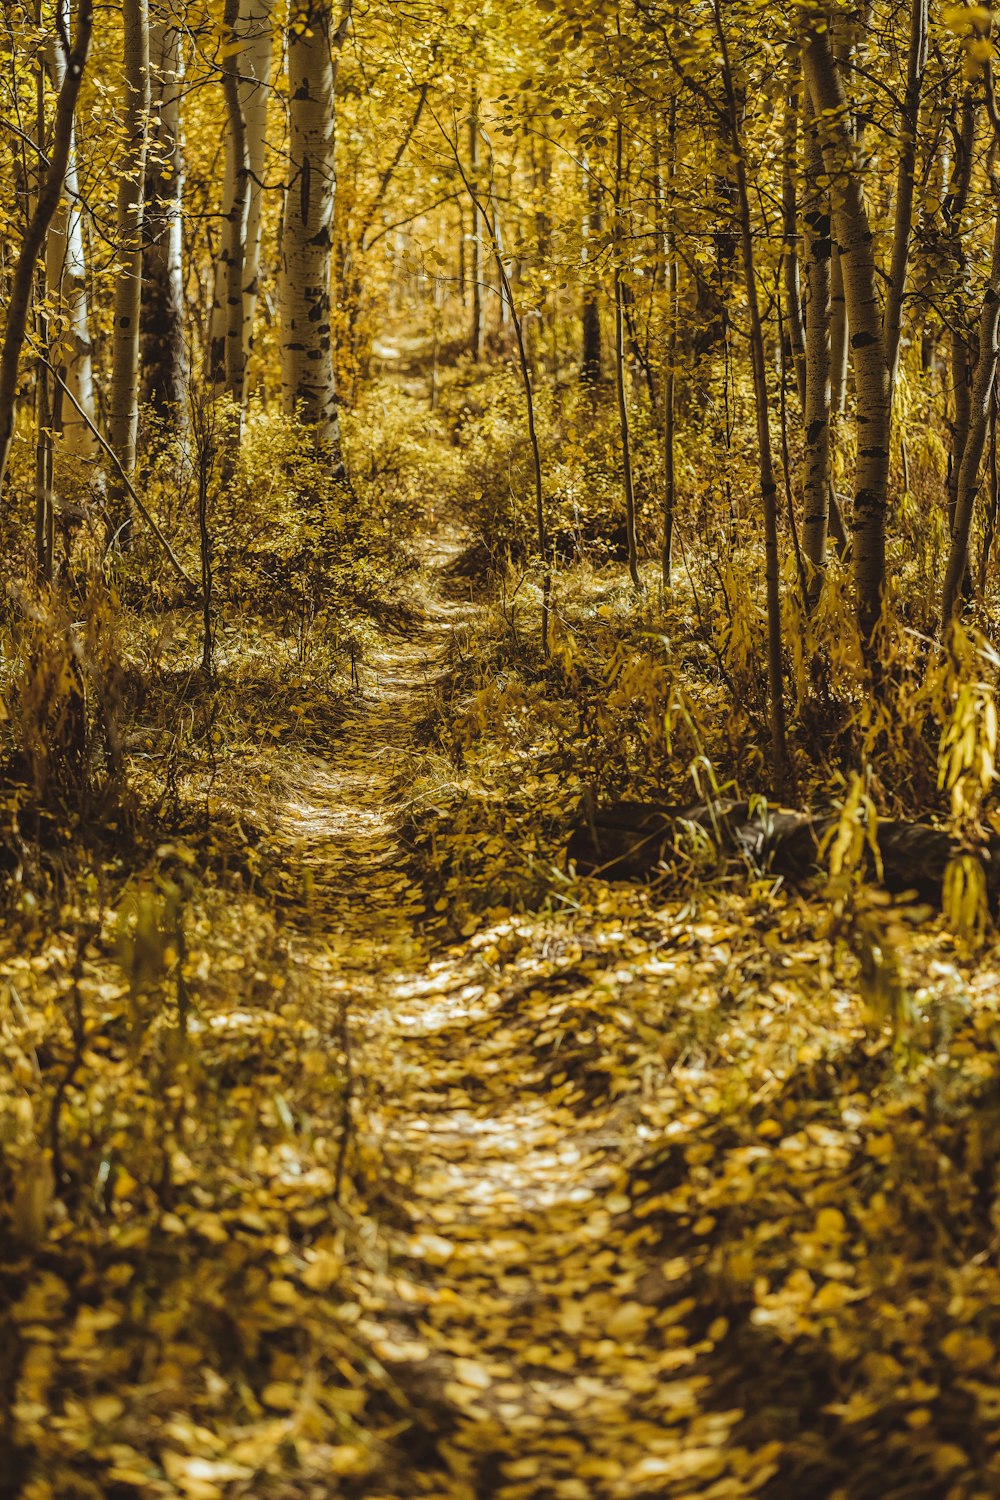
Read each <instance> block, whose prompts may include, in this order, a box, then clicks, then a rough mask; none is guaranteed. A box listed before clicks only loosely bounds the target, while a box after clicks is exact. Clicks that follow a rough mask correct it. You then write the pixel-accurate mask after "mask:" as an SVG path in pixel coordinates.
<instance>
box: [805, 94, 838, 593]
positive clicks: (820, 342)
mask: <svg viewBox="0 0 1000 1500" xmlns="http://www.w3.org/2000/svg"><path fill="white" fill-rule="evenodd" d="M804 210H805V212H804V215H803V217H804V220H805V226H806V278H807V284H808V291H809V296H808V301H807V303H806V401H805V484H804V487H803V488H804V495H805V510H804V525H803V536H802V546H803V551H804V553H805V556H806V559H807V560H808V562H809V565H810V566H809V577H808V580H807V595H806V597H807V600H808V604H809V607H810V609H814V608H815V607H816V605H817V603H818V602H819V597H820V594H821V592H822V588H823V575H824V570H825V567H826V538H827V531H828V529H829V521H830V492H831V489H832V487H833V478H832V470H831V445H830V435H831V434H830V425H831V409H830V394H831V392H830V286H831V275H830V270H831V259H832V250H833V241H832V238H831V233H830V204H829V197H828V192H827V187H826V182H825V171H824V166H823V151H822V147H821V145H820V139H819V130H818V127H817V124H816V118H815V116H814V114H813V112H812V110H811V109H809V110H808V115H807V125H806V198H805V203H804Z"/></svg>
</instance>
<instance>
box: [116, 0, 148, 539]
mask: <svg viewBox="0 0 1000 1500" xmlns="http://www.w3.org/2000/svg"><path fill="white" fill-rule="evenodd" d="M122 19H123V23H124V32H125V52H124V63H125V79H124V97H123V109H122V115H123V119H124V123H125V138H126V146H125V157H124V160H123V162H122V169H121V176H120V178H119V181H118V225H117V228H118V256H119V260H120V263H121V270H120V272H119V275H118V281H117V283H116V286H115V301H114V331H113V334H112V343H111V394H110V399H109V403H108V431H109V436H110V439H111V446H112V448H113V449H114V451H115V454H116V456H117V458H118V461H119V463H120V464H121V466H122V468H123V469H124V470H125V472H126V474H131V472H132V470H133V469H134V468H135V459H136V444H137V440H138V431H139V308H140V302H141V294H142V226H143V199H144V192H145V180H146V143H147V139H148V135H149V7H148V0H124V4H123V10H122ZM123 504H124V495H122V496H120V497H119V507H121V506H122V505H123ZM113 519H114V521H115V522H116V523H118V524H120V522H121V520H122V517H121V516H120V515H115V516H114V517H113Z"/></svg>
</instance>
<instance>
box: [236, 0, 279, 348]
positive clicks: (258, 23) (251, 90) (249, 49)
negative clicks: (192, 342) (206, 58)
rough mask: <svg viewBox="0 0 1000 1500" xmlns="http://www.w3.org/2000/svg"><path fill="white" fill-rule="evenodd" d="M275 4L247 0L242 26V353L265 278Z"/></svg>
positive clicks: (271, 0) (248, 345)
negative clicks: (246, 175) (245, 187)
mask: <svg viewBox="0 0 1000 1500" xmlns="http://www.w3.org/2000/svg"><path fill="white" fill-rule="evenodd" d="M273 13H274V0H244V4H243V5H241V7H240V27H241V30H242V32H243V34H244V35H245V36H246V45H245V47H244V49H243V51H242V52H241V53H240V55H239V65H240V100H241V103H242V105H243V121H244V124H245V126H246V140H247V166H248V168H249V172H250V183H249V198H248V201H247V226H246V235H245V237H244V242H243V352H244V356H249V354H250V351H251V349H252V348H253V325H254V316H255V314H256V311H257V293H258V289H259V275H260V233H261V214H262V209H263V204H264V193H263V181H264V168H265V154H266V150H267V100H268V94H269V87H268V86H269V83H270V80H271V56H272V52H273V49H274V19H273Z"/></svg>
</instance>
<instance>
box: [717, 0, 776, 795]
mask: <svg viewBox="0 0 1000 1500" xmlns="http://www.w3.org/2000/svg"><path fill="white" fill-rule="evenodd" d="M713 18H714V21H715V32H716V36H717V38H718V42H719V50H720V54H721V62H722V82H723V87H724V89H725V98H726V116H725V119H726V125H727V129H728V135H729V144H730V149H731V152H732V159H733V167H734V170H735V175H736V209H737V217H738V221H739V237H740V249H741V251H742V261H743V282H744V288H745V291H746V299H747V311H748V313H749V321H750V356H751V362H752V367H753V388H754V406H755V408H756V415H757V450H758V463H759V465H760V494H761V505H762V510H763V516H764V565H765V569H764V570H765V579H766V584H767V676H768V694H769V698H770V726H771V750H772V753H773V755H774V771H775V777H776V780H777V783H778V786H779V788H783V787H784V786H785V784H786V783H787V781H788V778H789V773H790V767H789V762H788V746H787V742H786V733H785V699H784V685H783V680H782V679H783V671H782V662H781V591H780V590H781V567H780V557H779V554H778V486H777V482H776V480H775V477H774V455H773V451H772V448H771V423H770V415H769V405H768V391H767V361H766V357H765V352H764V325H763V320H762V319H761V314H760V299H759V296H758V293H757V270H756V265H755V262H754V235H753V220H752V218H751V214H750V189H749V186H748V183H747V162H746V153H745V147H744V142H743V135H742V132H741V130H740V111H739V105H738V102H737V98H736V84H735V80H734V78H733V70H732V64H731V62H730V56H729V44H728V42H727V40H726V32H725V27H724V25H723V21H722V15H721V12H720V0H713Z"/></svg>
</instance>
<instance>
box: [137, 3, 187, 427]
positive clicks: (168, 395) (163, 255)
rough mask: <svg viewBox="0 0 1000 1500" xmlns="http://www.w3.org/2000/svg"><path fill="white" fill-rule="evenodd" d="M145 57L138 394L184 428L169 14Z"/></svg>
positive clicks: (175, 73)
mask: <svg viewBox="0 0 1000 1500" xmlns="http://www.w3.org/2000/svg"><path fill="white" fill-rule="evenodd" d="M149 54H150V82H151V104H152V117H153V119H152V125H151V130H150V152H149V160H148V162H147V168H146V204H145V231H146V233H145V247H144V250H143V257H142V281H143V292H142V315H141V318H140V343H141V349H142V394H143V399H144V400H145V401H147V402H148V403H149V404H150V406H151V407H152V408H153V410H154V411H155V412H157V413H158V415H160V416H161V417H162V418H163V419H164V420H165V421H167V422H168V423H170V424H171V425H172V426H173V427H174V429H175V431H184V430H186V427H187V420H188V411H187V397H188V352H187V340H186V337H185V319H184V266H183V240H182V228H183V225H182V219H181V212H182V206H183V199H184V146H183V137H182V124H181V100H182V97H183V88H184V52H183V47H182V37H181V30H180V27H179V25H178V23H177V20H176V18H175V17H174V16H173V15H171V14H169V13H168V14H166V15H163V14H161V15H159V16H158V17H157V19H156V20H155V22H154V23H153V24H152V26H151V27H150V36H149Z"/></svg>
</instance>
